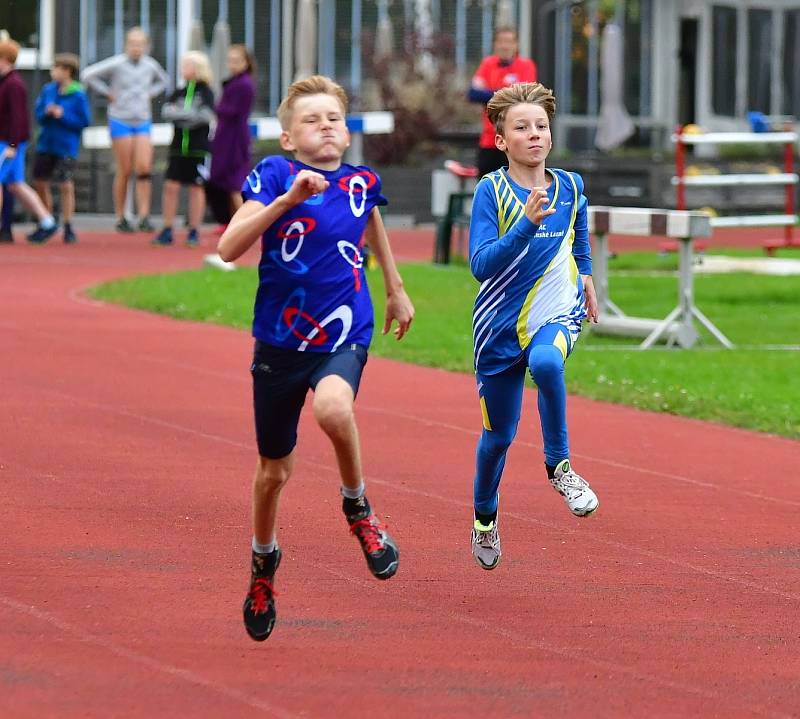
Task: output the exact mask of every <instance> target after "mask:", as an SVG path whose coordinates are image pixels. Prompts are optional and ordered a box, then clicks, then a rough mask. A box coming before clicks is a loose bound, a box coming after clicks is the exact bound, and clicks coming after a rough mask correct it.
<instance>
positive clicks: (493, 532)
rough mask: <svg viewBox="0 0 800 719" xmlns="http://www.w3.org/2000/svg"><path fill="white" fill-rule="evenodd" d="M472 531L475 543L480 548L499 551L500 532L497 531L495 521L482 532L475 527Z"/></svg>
mask: <svg viewBox="0 0 800 719" xmlns="http://www.w3.org/2000/svg"><path fill="white" fill-rule="evenodd" d="M474 531H475V535H476V536H475V544H477V545H478V546H479V547H481V548H482V549H493V550H494V551H496V552H499V551H500V533H499V532H498V531H497V522H495V523H494V526H493V527H492V528H491V529H490V530H488V531H486V532H482V531H480V530H479V529H475V530H474Z"/></svg>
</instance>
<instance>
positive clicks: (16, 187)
mask: <svg viewBox="0 0 800 719" xmlns="http://www.w3.org/2000/svg"><path fill="white" fill-rule="evenodd" d="M9 189H10V190H11V192H13V193H14V197H16V198H17V199H18V200H19V201H20V202H21V203H22V204H23V205H24V206H25V207H26V208H27V210H28V212H30V213H31V214H32V215H35V216H36V219H37V220H38V221H39V222H40V223H41V222H42V221H43V220H46V219H51V220H52V215H51V214H50V213H49V212H48V211H47V208H46V207H45V206H44V203H43V202H42V200H41V198H40V197H39V195H37V194H36V192H35V191H34V189H33V188H32V187H31V186H30V185H29V184H28V183H27V182H14V183H12V184H10V185H9Z"/></svg>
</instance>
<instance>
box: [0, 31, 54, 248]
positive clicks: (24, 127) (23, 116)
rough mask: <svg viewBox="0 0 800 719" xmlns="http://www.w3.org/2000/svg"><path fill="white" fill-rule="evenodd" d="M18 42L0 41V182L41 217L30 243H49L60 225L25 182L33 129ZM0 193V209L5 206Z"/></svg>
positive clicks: (34, 213)
mask: <svg viewBox="0 0 800 719" xmlns="http://www.w3.org/2000/svg"><path fill="white" fill-rule="evenodd" d="M18 54H19V45H18V44H17V43H16V42H14V41H13V40H2V41H0V184H1V185H7V186H8V189H9V190H10V191H11V192H12V193H13V195H14V196H15V197H16V198H17V199H19V201H20V202H22V204H23V205H24V206H25V207H26V208H27V209H28V210H29V211H30V212H31V213H32V214H33V215H35V216H36V218H37V219H38V220H39V227H38V228H37V229H36V231H35V232H33V233H32V234H30V235H28V239H29V240H30V241H31V242H46V241H47V240H49V239H50V237H52V235H54V234H55V232H56V230H57V229H58V226H57V225H56V221H55V219H54V218H53V216H52V215H51V214H50V213H49V212H48V211H47V208H46V207H45V206H44V204H42V201H41V200H40V199H39V196H38V195H37V194H36V193H35V192H34V191H33V188H32V187H31V186H30V185H28V184H27V183H26V182H25V150H27V148H28V140H30V136H31V129H30V120H29V118H28V92H27V90H26V89H25V83H23V82H22V78H20V76H19V73H17V71H16V70H15V69H14V65H15V64H16V62H17V55H18ZM2 202H3V200H2V193H0V209H2Z"/></svg>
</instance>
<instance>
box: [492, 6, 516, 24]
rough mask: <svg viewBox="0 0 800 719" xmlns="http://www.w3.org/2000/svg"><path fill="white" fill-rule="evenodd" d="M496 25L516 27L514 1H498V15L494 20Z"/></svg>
mask: <svg viewBox="0 0 800 719" xmlns="http://www.w3.org/2000/svg"><path fill="white" fill-rule="evenodd" d="M494 24H495V27H514V26H515V25H516V23H515V22H514V3H512V2H511V0H500V1H499V2H498V3H497V15H496V16H495V20H494Z"/></svg>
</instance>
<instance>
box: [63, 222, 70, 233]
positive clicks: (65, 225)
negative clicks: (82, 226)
mask: <svg viewBox="0 0 800 719" xmlns="http://www.w3.org/2000/svg"><path fill="white" fill-rule="evenodd" d="M71 229H72V223H71V222H65V223H64V230H65V231H69V230H71Z"/></svg>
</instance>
